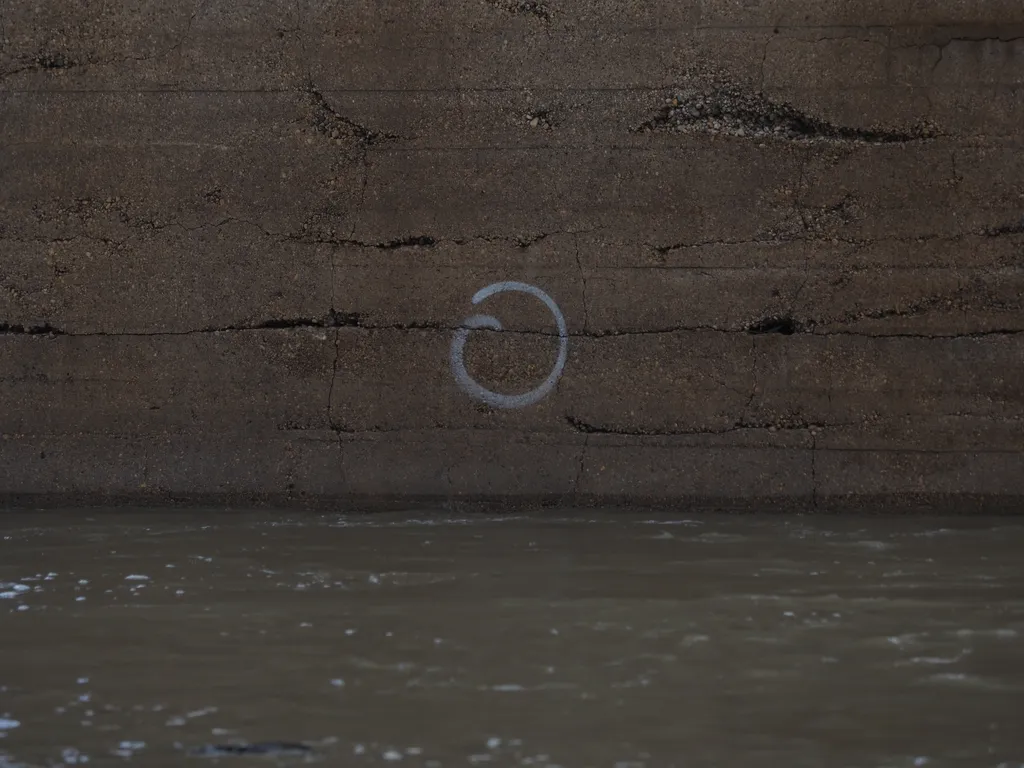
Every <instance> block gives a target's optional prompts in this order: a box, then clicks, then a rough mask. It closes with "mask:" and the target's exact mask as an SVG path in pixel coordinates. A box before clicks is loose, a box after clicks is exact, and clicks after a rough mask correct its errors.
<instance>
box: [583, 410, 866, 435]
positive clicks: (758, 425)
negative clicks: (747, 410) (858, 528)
mask: <svg viewBox="0 0 1024 768" xmlns="http://www.w3.org/2000/svg"><path fill="white" fill-rule="evenodd" d="M565 420H566V423H568V424H569V426H570V427H572V428H573V429H574V430H576V431H577V432H582V433H584V434H588V435H625V436H630V437H685V436H687V435H726V434H729V433H732V432H743V431H748V430H765V431H769V432H799V431H817V430H822V429H828V428H836V427H851V426H857V425H858V424H859V423H860V422H834V423H828V422H813V421H804V422H797V421H788V420H785V419H782V420H779V421H778V422H750V421H745V420H739V421H736V422H734V423H733V424H732V425H731V426H728V427H721V428H716V427H695V428H692V429H679V430H677V429H660V428H657V427H654V428H649V429H641V428H627V427H615V426H605V425H596V424H591V423H589V422H586V421H583V420H582V419H579V418H577V417H575V416H572V415H567V416H566V417H565Z"/></svg>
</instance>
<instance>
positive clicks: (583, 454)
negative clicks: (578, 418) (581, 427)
mask: <svg viewBox="0 0 1024 768" xmlns="http://www.w3.org/2000/svg"><path fill="white" fill-rule="evenodd" d="M567 418H568V417H567ZM589 445H590V433H587V432H585V433H584V434H583V445H581V446H580V463H579V466H578V467H576V479H575V480H573V483H572V492H573V493H574V494H575V495H576V496H579V495H580V484H581V483H582V482H583V465H584V463H585V462H586V460H587V447H588V446H589Z"/></svg>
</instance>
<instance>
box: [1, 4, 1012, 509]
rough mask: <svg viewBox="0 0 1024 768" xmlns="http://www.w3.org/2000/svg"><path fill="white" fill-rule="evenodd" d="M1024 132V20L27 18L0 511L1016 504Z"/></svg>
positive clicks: (590, 13) (67, 7)
mask: <svg viewBox="0 0 1024 768" xmlns="http://www.w3.org/2000/svg"><path fill="white" fill-rule="evenodd" d="M1022 137H1024V2H1021V0H986V1H985V2H966V1H964V0H929V2H918V0H900V1H898V2H892V1H890V0H885V1H884V2H883V1H882V0H825V1H824V2H821V1H819V0H814V2H811V0H655V1H654V2H643V3H640V2H612V0H585V1H584V0H452V1H451V2H435V1H434V0H431V1H430V2H426V1H424V2H418V1H416V0H409V2H378V1H377V0H352V1H350V2H348V1H347V2H321V1H320V0H295V1H294V2H292V1H291V0H288V1H287V2H286V1H285V0H280V1H279V2H275V1H274V0H265V1H260V0H230V1H228V0H197V2H186V1H185V0H180V1H179V0H174V1H173V2H167V3H155V2H142V1H141V0H140V1H138V2H129V3H127V4H125V3H122V2H96V3H89V4H88V5H75V4H69V3H66V2H63V0H31V1H28V0H7V2H5V3H3V4H2V5H0V150H2V151H0V178H2V180H3V184H2V185H0V495H2V496H3V498H5V499H6V500H7V502H8V503H18V504H21V503H46V502H62V503H63V502H75V503H80V502H97V501H100V502H102V501H108V502H111V501H116V500H128V501H144V502H146V503H158V502H163V501H167V500H171V501H173V500H183V501H211V500H220V501H235V500H237V501H245V502H246V503H253V502H261V501H271V502H273V503H276V504H318V503H323V502H327V503H331V502H332V500H333V501H336V500H339V499H343V500H349V501H352V502H358V503H364V504H371V503H372V504H374V505H383V504H387V503H408V502H409V501H410V500H412V499H429V500H434V501H444V502H445V503H447V504H449V505H451V504H457V503H459V502H461V501H467V502H470V501H479V500H487V499H503V500H505V502H507V503H509V502H515V501H521V502H524V503H534V502H538V501H547V500H557V501H561V502H566V501H571V502H572V503H585V502H601V503H614V502H618V501H631V500H632V501H636V500H644V501H646V502H648V503H662V502H666V503H671V502H678V501H686V502H691V503H699V504H707V505H710V506H739V507H744V506H755V507H758V506H759V507H763V506H764V505H765V504H771V505H773V506H774V507H786V508H789V507H793V508H812V507H816V508H820V509H841V508H844V507H847V506H849V507H866V506H889V505H895V506H900V507H903V508H909V507H910V506H911V505H918V504H923V505H936V504H937V505H941V506H943V507H948V508H950V509H952V508H956V509H959V510H971V509H989V510H993V511H995V510H1006V509H1017V508H1019V504H1020V500H1021V499H1022V498H1024V333H1022V332H1024V310H1022V299H1021V290H1022V287H1024V271H1022V263H1024V153H1022V152H1021V143H1022ZM505 281H515V282H518V283H523V284H525V285H527V286H533V287H535V288H538V289H540V290H542V291H543V292H544V294H545V295H546V296H548V297H550V299H551V301H552V302H553V303H554V305H555V308H556V310H557V311H552V309H551V308H549V307H547V306H545V304H544V303H543V302H542V301H541V300H539V297H538V296H537V295H530V294H529V293H524V292H522V291H505V292H501V293H496V294H494V295H491V296H488V297H486V298H483V299H481V300H480V301H479V302H478V303H475V304H474V303H473V301H472V300H473V298H474V295H475V294H476V293H477V292H478V291H480V290H481V289H484V288H486V287H487V286H490V285H494V284H500V283H503V282H505ZM481 315H482V316H487V317H489V318H490V320H482V321H481V320H480V317H479V316H481ZM474 317H476V319H475V320H474ZM559 317H561V318H563V319H564V323H565V327H566V331H565V334H564V335H560V332H559V329H558V325H557V320H558V318H559ZM499 324H500V330H498V328H499ZM460 329H464V330H463V331H462V338H463V340H464V341H465V345H464V349H463V350H462V351H459V352H458V353H457V354H456V350H455V349H453V341H455V340H457V339H458V338H459V333H460ZM561 349H564V350H565V355H566V357H565V364H564V367H560V366H559V365H557V362H558V357H557V356H558V354H559V351H560V350H561ZM456 358H457V359H456ZM457 364H461V365H462V366H463V369H462V371H461V372H460V369H459V367H458V365H457ZM549 376H552V377H553V381H552V384H553V386H552V387H551V388H550V389H549V390H544V391H540V392H539V394H538V397H537V399H536V402H532V403H530V404H528V405H525V407H515V408H506V407H501V406H502V402H504V401H501V400H500V397H499V399H498V400H496V401H488V400H487V399H486V397H483V396H480V395H479V392H477V394H474V390H473V388H472V386H473V383H475V384H476V385H478V386H479V387H481V388H484V389H486V390H488V391H491V392H493V393H497V395H499V396H500V395H516V394H522V393H527V392H530V391H531V390H533V389H535V388H537V387H540V386H541V385H542V383H543V382H544V381H545V379H546V377H549Z"/></svg>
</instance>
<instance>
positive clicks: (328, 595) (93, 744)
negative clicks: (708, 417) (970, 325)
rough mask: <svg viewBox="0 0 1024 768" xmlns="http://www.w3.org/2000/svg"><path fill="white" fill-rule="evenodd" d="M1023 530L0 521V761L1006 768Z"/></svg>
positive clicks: (433, 521)
mask: <svg viewBox="0 0 1024 768" xmlns="http://www.w3.org/2000/svg"><path fill="white" fill-rule="evenodd" d="M1022 558H1024V520H1021V519H1018V518H1009V517H1008V518H999V519H978V518H957V519H938V518H924V517H909V518H880V517H864V518H858V517H845V518H838V519H837V518H816V517H777V516H765V517H758V516H739V517H724V516H723V517H713V516H712V517H709V516H697V515H687V514H686V513H685V512H680V513H679V514H678V515H675V516H666V515H654V514H646V513H644V512H642V511H633V512H631V513H629V514H623V513H620V514H618V515H608V516H602V515H597V514H586V515H579V514H572V515H570V514H569V513H567V512H566V513H561V512H558V511H546V512H544V513H543V514H540V513H538V514H537V515H535V516H517V517H464V518H461V519H457V518H454V517H450V516H443V515H439V514H434V513H431V512H429V511H423V512H419V513H416V514H410V515H390V516H371V517H358V516H354V517H346V516H338V515H326V516H324V515H316V516H314V515H299V514H291V513H281V514H271V513H267V512H260V513H241V512H225V511H212V510H210V511H190V512H180V511H175V512H168V511H162V512H143V511H139V512H125V511H118V512H110V513H101V512H96V511H89V512H81V511H79V512H46V513H35V514H31V515H30V514H23V513H0V767H2V768H13V767H14V766H59V765H83V764H85V765H98V766H106V765H126V766H171V765H173V766H180V765H196V766H200V767H201V766H203V765H213V764H217V765H222V766H227V768H232V767H233V766H245V765H259V766H266V765H305V764H307V763H308V764H320V765H325V766H334V765H338V766H363V765H396V766H437V767H440V766H495V767H498V766H563V767H564V768H573V767H574V766H608V767H609V768H641V767H650V768H657V767H658V766H744V767H748V766H780V767H781V766H785V767H787V768H789V767H791V766H815V767H818V766H898V767H902V766H930V767H933V766H993V767H994V766H1014V767H1015V768H1016V767H1017V766H1024V650H1022V647H1024V646H1022V643H1024V559H1022Z"/></svg>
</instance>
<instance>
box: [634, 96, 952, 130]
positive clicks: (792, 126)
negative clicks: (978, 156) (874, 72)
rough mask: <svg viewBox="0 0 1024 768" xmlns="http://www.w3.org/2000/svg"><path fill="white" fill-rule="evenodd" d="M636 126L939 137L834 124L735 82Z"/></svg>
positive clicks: (682, 99)
mask: <svg viewBox="0 0 1024 768" xmlns="http://www.w3.org/2000/svg"><path fill="white" fill-rule="evenodd" d="M632 130H633V132H635V133H644V132H649V131H658V132H680V133H685V132H711V133H720V134H724V135H731V136H740V137H748V138H754V139H760V138H768V137H774V138H780V139H787V140H791V141H833V142H861V143H868V144H901V143H906V142H909V141H920V140H924V139H931V138H934V137H935V136H936V135H938V134H937V133H936V131H935V130H934V129H932V128H930V127H926V126H925V127H919V128H915V129H913V130H888V129H883V128H851V127H849V126H843V125H835V124H834V123H830V122H828V121H827V120H823V119H821V118H818V117H814V116H812V115H808V114H807V113H805V112H802V111H801V110H799V109H797V108H796V107H794V106H792V105H790V104H786V103H784V102H775V101H772V100H770V99H768V98H766V97H765V96H764V95H763V94H760V93H754V92H751V91H745V90H743V89H741V88H738V87H736V86H732V85H726V86H720V87H714V88H711V89H708V90H705V91H700V92H693V91H687V92H681V93H677V94H676V95H674V96H672V97H670V98H669V99H667V100H666V103H665V105H664V106H663V107H661V109H660V110H659V111H658V113H657V114H656V115H655V116H654V117H652V118H651V119H650V120H648V121H646V122H645V123H642V124H641V125H639V126H637V127H636V128H634V129H632Z"/></svg>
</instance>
